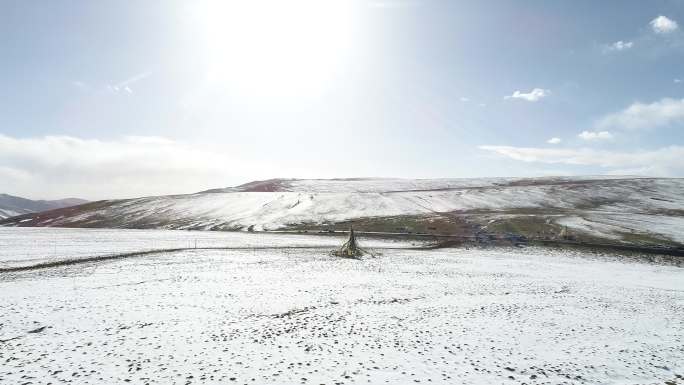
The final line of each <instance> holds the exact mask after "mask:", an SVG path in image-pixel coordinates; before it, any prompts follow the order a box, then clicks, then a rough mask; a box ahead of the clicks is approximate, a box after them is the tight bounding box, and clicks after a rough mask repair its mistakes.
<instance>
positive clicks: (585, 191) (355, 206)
mask: <svg viewBox="0 0 684 385" xmlns="http://www.w3.org/2000/svg"><path fill="white" fill-rule="evenodd" d="M352 224H353V226H354V228H355V229H358V230H360V231H374V232H393V233H428V234H447V235H469V236H475V235H477V236H480V235H481V234H495V235H503V236H509V235H511V234H513V235H520V236H525V237H534V238H542V239H544V238H551V239H553V238H554V237H564V238H565V237H568V238H577V239H586V240H591V241H610V242H623V243H629V244H658V245H665V244H667V245H671V244H673V243H674V244H684V179H668V178H637V177H606V176H589V177H545V178H478V179H382V178H368V179H361V178H357V179H271V180H266V181H255V182H250V183H246V184H244V185H241V186H236V187H228V188H221V189H214V190H207V191H203V192H199V193H195V194H187V195H169V196H156V197H144V198H136V199H124V200H109V201H99V202H91V203H86V204H83V205H79V206H75V207H69V208H62V209H57V210H52V211H48V212H41V213H38V214H26V215H22V216H19V217H14V218H11V219H6V220H0V225H3V226H56V227H60V226H61V227H101V228H105V227H108V228H142V229H144V228H155V229H193V230H223V231H271V230H296V231H328V230H343V229H348V228H349V226H350V225H352Z"/></svg>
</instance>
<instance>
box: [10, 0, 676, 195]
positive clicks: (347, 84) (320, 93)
mask: <svg viewBox="0 0 684 385" xmlns="http://www.w3.org/2000/svg"><path fill="white" fill-rule="evenodd" d="M0 7H1V9H0V35H2V36H3V39H2V40H1V41H0V55H1V57H2V61H0V69H1V70H0V81H1V82H2V87H0V180H1V181H3V182H2V185H3V186H2V188H0V190H2V191H3V192H7V193H12V194H18V195H23V196H28V197H33V198H57V197H64V196H79V197H84V198H90V199H100V198H117V197H130V196H140V195H151V194H170V193H184V192H194V191H199V190H202V189H206V188H213V187H222V186H228V185H234V184H239V183H243V182H247V181H250V180H254V179H264V178H272V177H301V178H306V177H322V178H328V177H369V176H386V177H407V178H433V177H480V176H544V175H572V174H638V175H653V176H673V177H681V176H684V130H683V128H684V99H683V98H684V65H682V64H684V32H682V27H683V26H682V25H681V23H684V1H674V0H669V1H648V2H645V1H636V0H635V1H601V2H597V1H563V2H561V1H553V2H550V1H477V2H465V1H463V2H459V1H420V0H396V1H392V0H368V1H356V2H332V1H331V2H320V1H291V2H267V1H263V2H259V1H252V2H237V1H236V2H219V1H197V2H173V1H141V2H134V1H98V2H87V1H61V2H56V1H55V2H26V1H9V2H3V3H2V4H0Z"/></svg>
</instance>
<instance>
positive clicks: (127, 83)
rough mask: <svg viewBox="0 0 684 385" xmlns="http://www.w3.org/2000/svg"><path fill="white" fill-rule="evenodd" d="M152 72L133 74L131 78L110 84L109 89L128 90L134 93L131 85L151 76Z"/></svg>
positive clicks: (114, 90) (113, 90)
mask: <svg viewBox="0 0 684 385" xmlns="http://www.w3.org/2000/svg"><path fill="white" fill-rule="evenodd" d="M150 74H151V72H142V73H139V74H137V75H134V76H131V77H130V78H128V79H126V80H124V81H122V82H120V83H117V84H108V85H107V89H109V90H110V91H112V92H119V91H126V92H128V93H129V94H132V93H133V90H132V89H131V85H133V84H134V83H137V82H139V81H141V80H143V79H145V78H147V77H149V76H150Z"/></svg>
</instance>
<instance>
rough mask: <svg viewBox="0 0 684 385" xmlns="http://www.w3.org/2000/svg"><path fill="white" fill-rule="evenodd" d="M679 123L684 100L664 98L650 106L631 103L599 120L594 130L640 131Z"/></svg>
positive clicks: (683, 115)
mask: <svg viewBox="0 0 684 385" xmlns="http://www.w3.org/2000/svg"><path fill="white" fill-rule="evenodd" d="M680 122H684V99H670V98H665V99H661V100H659V101H657V102H653V103H650V104H644V103H639V102H637V103H633V104H632V105H630V106H629V107H627V108H626V109H624V110H622V111H620V112H617V113H613V114H609V115H607V116H604V117H603V118H601V119H599V120H598V121H597V122H596V128H597V129H600V130H609V129H622V130H640V129H650V128H657V127H663V126H668V125H670V124H673V123H680Z"/></svg>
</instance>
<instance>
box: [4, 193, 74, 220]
mask: <svg viewBox="0 0 684 385" xmlns="http://www.w3.org/2000/svg"><path fill="white" fill-rule="evenodd" d="M86 202H87V201H86V200H83V199H76V198H67V199H59V200H53V201H45V200H31V199H26V198H21V197H17V196H13V195H7V194H0V219H4V218H10V217H13V216H16V215H21V214H28V213H35V212H40V211H46V210H53V209H58V208H62V207H69V206H75V205H80V204H83V203H86Z"/></svg>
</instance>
